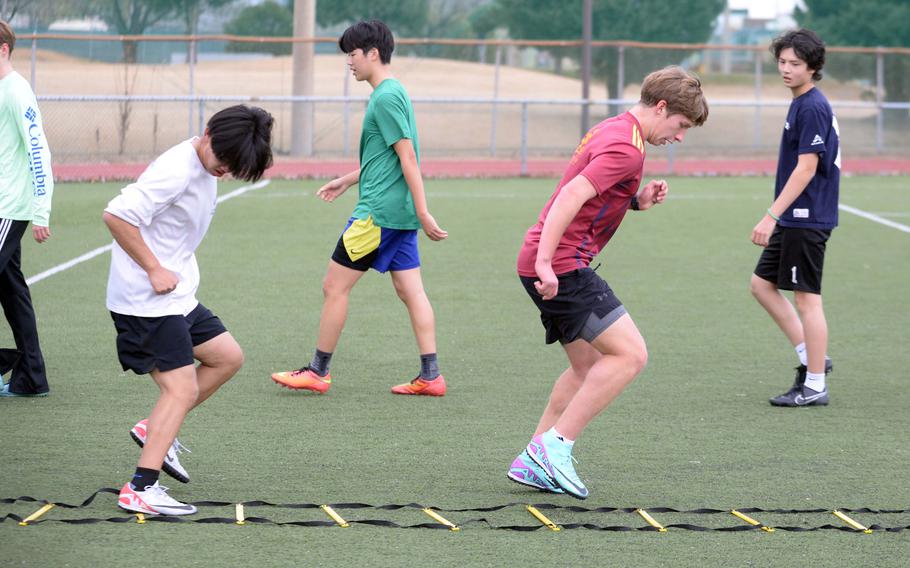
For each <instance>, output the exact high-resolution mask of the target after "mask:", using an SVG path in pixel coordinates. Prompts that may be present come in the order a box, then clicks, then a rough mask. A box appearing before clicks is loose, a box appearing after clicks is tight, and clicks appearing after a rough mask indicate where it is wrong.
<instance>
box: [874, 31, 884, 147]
mask: <svg viewBox="0 0 910 568" xmlns="http://www.w3.org/2000/svg"><path fill="white" fill-rule="evenodd" d="M883 102H885V54H884V53H882V48H881V46H879V48H878V51H877V52H876V54H875V105H876V106H877V107H878V108H877V109H876V110H877V111H878V112H877V113H876V115H875V151H876V152H881V151H882V150H883V149H884V147H885V109H884V108H883V107H882V103H883Z"/></svg>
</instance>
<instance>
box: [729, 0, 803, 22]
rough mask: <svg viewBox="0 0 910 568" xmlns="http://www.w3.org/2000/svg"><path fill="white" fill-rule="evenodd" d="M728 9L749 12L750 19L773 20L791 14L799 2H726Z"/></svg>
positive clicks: (738, 0)
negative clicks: (728, 4)
mask: <svg viewBox="0 0 910 568" xmlns="http://www.w3.org/2000/svg"><path fill="white" fill-rule="evenodd" d="M728 1H729V3H730V8H732V9H734V10H741V9H743V8H746V9H748V10H749V17H750V18H774V17H775V16H779V15H781V14H792V13H793V7H794V6H796V3H797V2H799V0H728Z"/></svg>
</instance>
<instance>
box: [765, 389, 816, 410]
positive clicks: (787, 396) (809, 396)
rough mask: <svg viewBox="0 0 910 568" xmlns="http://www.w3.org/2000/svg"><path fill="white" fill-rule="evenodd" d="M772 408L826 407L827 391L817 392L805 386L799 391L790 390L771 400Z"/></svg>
mask: <svg viewBox="0 0 910 568" xmlns="http://www.w3.org/2000/svg"><path fill="white" fill-rule="evenodd" d="M771 404H773V405H774V406H828V389H827V388H826V389H825V390H823V391H821V392H818V391H814V390H812V389H810V388H809V387H807V386H803V387H801V388H800V389H799V390H795V389H790V390H789V391H787V392H786V393H784V394H782V395H780V396H776V397H774V398H772V399H771Z"/></svg>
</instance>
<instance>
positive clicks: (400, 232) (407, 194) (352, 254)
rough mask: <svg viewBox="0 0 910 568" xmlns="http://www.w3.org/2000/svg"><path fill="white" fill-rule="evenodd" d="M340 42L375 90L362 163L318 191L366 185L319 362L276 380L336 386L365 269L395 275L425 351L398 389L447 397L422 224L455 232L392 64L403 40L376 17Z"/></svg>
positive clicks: (327, 290) (432, 230)
mask: <svg viewBox="0 0 910 568" xmlns="http://www.w3.org/2000/svg"><path fill="white" fill-rule="evenodd" d="M338 46H339V47H340V48H341V51H343V52H344V53H346V54H347V56H348V66H349V67H350V68H351V71H352V72H353V73H354V78H355V79H357V80H358V81H367V82H368V83H369V84H370V86H372V87H373V94H372V96H371V97H370V102H369V105H368V106H367V111H366V114H365V115H364V118H363V130H362V132H361V135H360V168H359V169H357V170H355V171H353V172H351V173H349V174H347V175H345V176H342V177H340V178H338V179H334V180H332V181H330V182H329V183H327V184H325V185H324V186H322V187H321V188H320V189H319V191H317V192H316V195H317V196H318V197H320V198H321V199H323V200H324V201H334V200H335V199H336V198H337V197H338V196H339V195H341V194H342V193H344V192H345V191H346V190H347V189H348V188H349V187H351V186H352V185H354V184H357V183H359V184H360V199H359V200H358V201H357V206H356V207H355V208H354V212H353V213H352V214H351V219H350V220H349V221H348V224H347V226H346V227H345V229H344V232H343V233H342V235H341V238H339V239H338V245H337V247H336V248H335V252H334V254H333V255H332V259H331V261H330V262H329V267H328V271H327V273H326V276H325V280H324V282H323V294H324V296H325V299H324V301H323V305H322V316H321V318H320V320H319V337H318V339H317V342H316V353H315V355H314V356H313V360H312V362H311V363H310V364H308V365H306V366H305V367H302V368H300V369H298V370H296V371H286V372H281V373H274V374H272V380H273V381H275V382H276V383H278V384H280V385H282V386H285V387H288V388H291V389H306V390H312V391H316V392H319V393H324V392H326V391H327V390H329V387H330V386H331V384H332V377H331V375H330V374H329V362H330V361H331V358H332V353H333V352H334V351H335V347H336V345H337V344H338V338H339V337H340V336H341V330H342V328H343V327H344V322H345V319H346V318H347V311H348V296H349V295H350V292H351V289H352V288H353V287H354V285H355V284H356V283H357V281H358V280H360V278H361V277H362V276H363V275H364V273H366V271H367V270H369V269H370V268H373V269H374V270H377V271H379V272H386V271H390V272H391V274H392V284H394V286H395V291H396V292H397V293H398V297H399V298H401V300H402V301H403V302H404V304H405V306H407V309H408V315H410V317H411V325H412V326H413V328H414V335H415V336H416V338H417V347H418V348H419V350H420V373H419V374H418V376H417V377H416V378H415V379H414V380H412V381H410V382H408V383H404V384H401V385H397V386H395V387H392V392H393V393H395V394H411V395H428V396H442V395H444V394H445V392H446V383H445V379H444V378H443V376H442V375H440V374H439V364H438V363H437V360H436V322H435V318H434V316H433V308H432V307H431V306H430V301H429V300H428V299H427V296H426V293H425V292H424V289H423V281H422V280H421V278H420V256H419V254H418V251H417V229H420V228H422V229H423V231H424V233H426V235H427V236H428V237H430V239H431V240H434V241H441V240H442V239H444V238H446V237H447V236H448V233H447V232H446V231H444V230H442V229H441V228H440V227H439V225H437V224H436V220H435V219H433V216H432V215H430V212H429V210H428V209H427V201H426V195H425V194H424V190H423V179H422V178H421V175H420V162H419V160H420V150H419V145H418V141H417V125H416V122H415V120H414V108H413V107H412V106H411V99H410V98H409V97H408V94H407V91H405V89H404V87H403V86H402V85H401V83H399V82H398V80H396V79H395V78H394V77H392V73H391V70H390V68H389V63H390V62H391V60H392V50H393V49H394V47H395V41H394V39H393V38H392V32H391V31H390V30H389V28H388V27H387V26H386V25H385V24H384V23H382V22H380V21H379V20H370V21H364V22H359V23H357V24H354V25H353V26H351V27H349V28H348V29H347V30H345V32H344V34H342V36H341V38H340V39H339V40H338Z"/></svg>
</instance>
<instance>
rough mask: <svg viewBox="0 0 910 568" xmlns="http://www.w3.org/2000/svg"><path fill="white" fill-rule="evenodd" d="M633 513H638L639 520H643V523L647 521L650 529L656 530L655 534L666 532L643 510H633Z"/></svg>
mask: <svg viewBox="0 0 910 568" xmlns="http://www.w3.org/2000/svg"><path fill="white" fill-rule="evenodd" d="M635 512H636V513H638V514H639V515H641V518H643V519H644V520H645V521H647V522H648V524H649V525H651V526H652V527H654V528H655V529H657V532H667V529H665V528H664V526H663V525H662V524H660V523H658V522H657V521H656V520H654V517H652V516H651V515H649V514H648V512H647V511H645V510H644V509H635Z"/></svg>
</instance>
